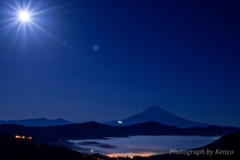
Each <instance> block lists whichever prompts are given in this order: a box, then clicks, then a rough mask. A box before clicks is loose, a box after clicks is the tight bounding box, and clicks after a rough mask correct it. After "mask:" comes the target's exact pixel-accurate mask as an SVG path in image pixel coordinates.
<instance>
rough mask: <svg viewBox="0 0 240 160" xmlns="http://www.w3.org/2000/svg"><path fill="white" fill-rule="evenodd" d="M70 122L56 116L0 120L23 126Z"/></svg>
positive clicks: (54, 124) (1, 122) (56, 124)
mask: <svg viewBox="0 0 240 160" xmlns="http://www.w3.org/2000/svg"><path fill="white" fill-rule="evenodd" d="M71 123H72V122H69V121H66V120H64V119H61V118H58V119H54V120H50V119H46V118H38V119H25V120H9V121H4V120H2V121H0V124H17V125H23V126H29V127H30V126H58V125H65V124H71Z"/></svg>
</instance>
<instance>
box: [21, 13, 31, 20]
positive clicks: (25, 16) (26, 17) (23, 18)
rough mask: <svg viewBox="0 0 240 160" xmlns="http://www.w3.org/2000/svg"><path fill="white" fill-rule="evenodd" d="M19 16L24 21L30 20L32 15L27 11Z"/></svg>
mask: <svg viewBox="0 0 240 160" xmlns="http://www.w3.org/2000/svg"><path fill="white" fill-rule="evenodd" d="M19 17H20V19H21V20H22V21H28V20H29V17H30V15H29V13H27V12H21V13H20V16H19Z"/></svg>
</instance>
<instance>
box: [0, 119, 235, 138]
mask: <svg viewBox="0 0 240 160" xmlns="http://www.w3.org/2000/svg"><path fill="white" fill-rule="evenodd" d="M0 132H5V133H9V134H12V135H25V136H31V137H48V138H55V139H93V138H104V137H127V136H135V135H202V136H215V135H218V136H219V135H223V134H229V133H234V132H239V129H238V128H234V127H217V126H209V127H189V128H178V127H175V126H167V125H163V124H161V123H157V122H154V121H150V122H146V123H141V124H135V125H131V126H110V125H107V124H99V123H97V122H86V123H75V124H68V125H61V126H52V127H25V126H20V125H11V124H1V125H0Z"/></svg>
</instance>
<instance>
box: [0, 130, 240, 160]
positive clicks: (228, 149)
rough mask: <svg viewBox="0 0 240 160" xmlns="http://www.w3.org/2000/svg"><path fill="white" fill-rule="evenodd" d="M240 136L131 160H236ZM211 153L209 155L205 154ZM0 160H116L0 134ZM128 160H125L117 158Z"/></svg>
mask: <svg viewBox="0 0 240 160" xmlns="http://www.w3.org/2000/svg"><path fill="white" fill-rule="evenodd" d="M239 144H240V132H238V133H233V134H229V135H225V136H223V137H221V138H220V139H218V140H217V141H215V142H213V143H211V144H209V145H206V146H204V147H202V148H197V149H192V150H187V151H183V152H182V153H181V152H180V151H174V152H173V151H172V153H171V154H165V155H158V156H151V157H133V159H135V160H176V159H178V160H215V159H227V160H239V158H240V146H239ZM209 151H211V152H212V154H211V155H210V154H209V153H208V152H209ZM0 158H1V159H4V160H16V159H17V160H33V159H34V160H43V159H44V160H53V159H54V160H68V159H69V160H75V159H76V160H94V159H95V160H96V159H99V160H103V159H105V160H116V159H114V158H109V157H106V156H102V155H99V154H94V155H82V154H81V153H78V152H76V151H72V150H68V149H65V148H59V147H58V148H57V147H56V146H55V147H54V146H48V145H45V144H39V143H35V142H30V141H26V140H22V139H14V136H11V135H7V136H6V134H2V133H0ZM118 159H119V160H129V158H118Z"/></svg>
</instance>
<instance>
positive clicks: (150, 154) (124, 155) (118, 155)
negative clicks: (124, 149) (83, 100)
mask: <svg viewBox="0 0 240 160" xmlns="http://www.w3.org/2000/svg"><path fill="white" fill-rule="evenodd" d="M153 155H156V153H150V152H143V153H112V154H108V155H106V156H108V157H112V158H118V157H129V158H133V157H135V156H141V157H149V156H153Z"/></svg>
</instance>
